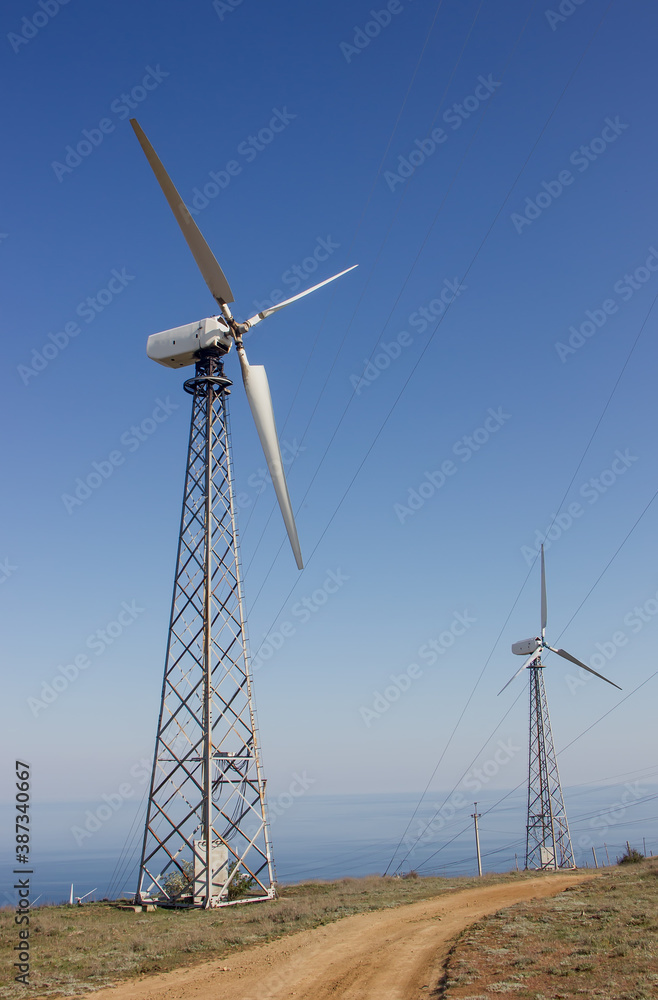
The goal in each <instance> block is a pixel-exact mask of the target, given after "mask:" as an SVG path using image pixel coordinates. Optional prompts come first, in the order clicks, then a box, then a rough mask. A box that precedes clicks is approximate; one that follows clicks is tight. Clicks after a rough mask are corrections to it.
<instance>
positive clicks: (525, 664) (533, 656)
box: [496, 649, 541, 697]
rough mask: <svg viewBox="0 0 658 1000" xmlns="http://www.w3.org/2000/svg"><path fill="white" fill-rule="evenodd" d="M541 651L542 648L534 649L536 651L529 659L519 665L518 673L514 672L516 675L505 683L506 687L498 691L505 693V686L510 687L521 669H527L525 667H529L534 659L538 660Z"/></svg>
mask: <svg viewBox="0 0 658 1000" xmlns="http://www.w3.org/2000/svg"><path fill="white" fill-rule="evenodd" d="M540 653H541V650H540V649H536V650H535V651H534V653H531V654H530V656H529V657H528V659H527V660H526V661H525V663H522V664H521V666H520V667H519V669H518V670H517V671H516V673H515V674H514V676H513V677H510V679H509V680H508V682H507V684H506V685H505V687H502V688H501V689H500V691H499V692H498V695H501V694H502V693H503V691H504V690H505V688H508V687H509V686H510V684H511V683H512V681H515V680H516V678H517V677H518V676H519V674H520V673H521V671H522V670H525V668H526V667H529V666H530V664H531V663H532V661H533V660H536V659H537V657H538V656H539V655H540ZM498 695H497V696H496V697H498Z"/></svg>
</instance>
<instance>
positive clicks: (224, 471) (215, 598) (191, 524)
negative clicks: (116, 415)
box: [136, 348, 275, 908]
mask: <svg viewBox="0 0 658 1000" xmlns="http://www.w3.org/2000/svg"><path fill="white" fill-rule="evenodd" d="M221 354H222V352H221V351H220V350H218V349H216V348H208V349H205V350H203V351H202V352H201V356H200V360H199V361H198V362H197V365H196V370H195V377H194V378H192V379H189V380H188V381H187V382H186V383H185V389H186V391H187V392H189V393H190V394H191V395H192V396H193V400H192V421H191V428H190V439H189V448H188V457H187V472H186V477H185V489H184V496H183V510H182V516H181V523H180V535H179V543H178V559H177V566H176V578H175V582H174V592H173V599H172V608H171V619H170V626H169V639H168V643H167V654H166V662H165V674H164V682H163V687H162V700H161V706H160V717H159V722H158V731H157V737H156V745H155V754H154V762H153V771H152V778H151V787H150V794H149V802H148V808H147V814H146V825H145V830H144V840H143V846H142V858H141V865H140V875H139V884H138V889H137V894H136V901H137V902H144V901H146V900H149V899H150V900H151V901H153V900H155V901H157V902H158V903H159V904H160V905H177V906H198V907H205V908H209V907H213V906H222V905H226V904H228V903H229V902H230V897H231V896H234V895H235V893H232V892H231V884H233V885H234V886H236V885H237V884H238V883H236V881H235V880H236V878H237V879H239V880H240V882H241V884H243V885H244V881H245V879H244V876H247V877H249V878H251V879H253V883H252V885H251V889H250V893H249V895H248V896H246V897H243V900H244V901H246V900H254V899H257V898H258V899H270V898H272V897H273V896H274V881H275V879H274V868H273V862H272V851H271V844H270V839H269V832H268V825H267V814H266V804H265V783H264V781H263V777H262V771H261V761H260V754H259V747H258V733H257V725H256V718H255V711H254V705H253V700H252V691H251V677H250V668H249V660H248V653H247V644H246V634H245V620H244V613H243V598H242V582H241V578H240V562H239V554H238V539H237V527H236V518H235V509H234V502H233V488H232V481H231V453H230V450H231V449H230V433H229V425H228V412H227V399H226V397H227V394H228V392H229V386H230V385H231V381H230V380H229V379H228V378H226V377H225V376H224V374H223V368H222V362H221Z"/></svg>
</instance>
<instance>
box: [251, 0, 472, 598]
mask: <svg viewBox="0 0 658 1000" xmlns="http://www.w3.org/2000/svg"><path fill="white" fill-rule="evenodd" d="M442 3H443V0H440V2H439V4H438V6H437V8H436V11H435V13H434V18H433V19H432V23H431V24H430V27H429V29H428V31H427V34H426V36H425V41H424V44H423V47H422V49H421V53H420V56H419V58H418V61H417V63H416V66H415V68H414V71H413V74H412V77H411V81H410V83H409V86H408V87H407V92H406V94H405V96H404V100H403V102H402V106H401V108H400V111H399V112H398V116H397V119H396V121H395V125H394V127H393V131H392V132H391V134H390V136H389V139H388V142H387V144H386V149H385V150H384V153H383V155H382V158H381V160H380V163H379V166H378V168H377V173H376V175H375V179H374V181H373V183H372V186H371V189H370V193H369V195H368V198H367V201H366V206H365V208H364V210H363V212H362V213H361V217H360V219H359V222H358V223H357V227H356V230H355V232H354V235H353V237H352V240H351V242H350V245H349V248H348V251H347V254H346V260H347V259H348V258H349V253H350V251H351V249H352V247H353V246H354V244H355V242H356V239H357V236H358V234H359V232H360V230H361V227H362V224H363V220H364V218H365V215H366V212H367V209H368V207H369V205H370V202H371V200H372V197H373V194H374V192H375V188H376V186H377V182H378V181H379V178H380V176H381V172H382V169H383V167H384V163H385V162H386V157H387V155H388V151H389V149H390V148H391V145H392V142H393V138H394V136H395V134H396V132H397V129H398V126H399V124H400V120H401V118H402V114H403V111H404V109H405V107H406V104H407V101H408V99H409V94H410V92H411V89H412V87H413V84H414V81H415V79H416V76H417V74H418V70H419V69H420V65H421V63H422V60H423V57H424V55H425V50H426V48H427V45H428V44H429V40H430V36H431V34H432V32H433V30H434V27H435V24H436V20H437V18H438V15H439V11H440V9H441V6H442ZM483 4H484V0H480V3H479V5H478V8H477V10H476V12H475V17H474V19H473V22H472V24H471V26H470V28H469V30H468V33H467V35H466V38H465V40H464V43H463V45H462V48H461V50H460V52H459V53H458V55H457V58H456V60H455V64H454V66H453V68H452V71H451V73H450V75H449V77H448V81H447V83H446V85H445V87H444V90H443V93H442V95H441V97H440V99H439V103H438V105H437V110H436V111H435V113H434V118H433V119H432V124H431V125H430V129H429V131H431V129H432V127H433V125H434V122H435V121H436V119H437V118H438V116H439V114H440V111H441V109H442V108H443V104H444V101H445V99H446V97H447V94H448V90H449V88H450V85H451V83H452V81H453V79H454V76H455V74H456V72H457V70H458V68H459V66H460V64H461V61H462V58H463V55H464V52H465V50H466V46H467V44H468V42H469V40H470V37H471V35H472V33H473V29H474V28H475V25H476V23H477V20H478V18H479V16H480V11H481V10H482V6H483ZM469 148H470V146H469ZM460 166H461V164H460ZM453 181H454V178H453ZM408 190H409V188H408V187H405V188H404V190H403V192H402V195H401V197H400V199H399V201H398V203H397V205H396V207H395V211H394V212H393V216H392V218H391V221H390V223H389V226H388V229H387V230H386V233H385V234H384V237H383V239H382V241H381V243H380V246H379V249H378V251H377V253H376V255H375V258H374V260H373V262H372V264H371V266H370V270H369V272H368V275H367V278H366V281H365V284H364V286H363V288H362V290H361V294H360V296H359V298H358V300H357V303H356V305H355V306H354V310H353V312H352V316H351V317H350V319H349V321H348V323H347V325H346V328H345V332H344V334H343V338H342V340H341V341H340V343H339V345H338V348H337V350H336V351H335V353H334V358H333V360H332V362H331V365H330V366H329V367H328V369H327V372H326V374H325V379H324V382H323V384H322V387H321V389H320V392H319V393H318V394H317V398H316V401H315V405H314V406H313V409H312V411H311V414H310V416H309V417H308V420H307V422H306V427H305V429H304V431H303V432H302V436H301V441H300V443H301V444H303V443H304V440H305V439H306V435H307V434H308V432H309V430H310V427H311V424H312V422H313V419H314V417H315V414H316V413H317V411H318V408H319V406H320V403H321V401H322V399H323V398H324V395H325V392H326V390H327V386H328V384H329V380H330V378H331V376H332V374H333V371H334V369H335V367H336V364H337V362H338V358H339V357H340V353H341V351H342V350H343V347H344V345H345V343H346V342H347V339H348V337H349V335H350V332H351V330H352V326H353V324H354V321H355V319H356V314H357V312H358V310H359V308H360V306H361V303H362V302H363V299H364V298H365V294H366V291H367V289H368V287H369V285H370V282H371V280H372V277H373V274H374V273H375V269H376V267H377V264H378V262H379V259H380V257H381V255H382V253H383V251H384V248H385V246H386V244H387V242H388V239H389V237H390V235H391V232H392V230H393V225H394V223H395V221H396V219H397V217H398V215H399V213H400V209H401V208H402V205H403V203H404V199H405V197H406V195H407V192H408ZM408 278H409V276H407V279H406V280H405V282H404V284H403V285H402V289H401V290H400V292H399V294H398V297H397V299H396V301H395V304H394V305H393V307H392V309H394V308H395V305H396V304H397V302H398V301H399V299H400V296H401V294H402V291H403V290H404V287H405V286H406V283H407V281H408ZM335 295H336V290H334V291H333V293H332V296H331V300H330V301H329V303H328V304H327V307H326V310H325V314H324V317H323V319H322V322H321V324H320V328H319V330H318V333H317V336H316V338H315V341H314V343H313V346H312V348H311V352H310V354H309V356H308V359H307V362H306V366H305V368H304V370H303V372H302V374H301V376H300V378H299V381H298V384H297V388H296V390H295V393H294V396H293V401H292V403H291V405H290V407H289V408H288V412H287V414H286V417H285V420H284V425H283V426H284V430H285V427H286V426H287V422H288V418H289V416H290V413H291V412H292V408H293V405H294V402H295V400H296V399H297V396H298V395H299V391H300V389H301V386H302V383H303V380H304V377H305V374H306V371H307V370H308V366H309V364H310V360H311V357H312V355H313V353H314V351H315V349H316V347H317V344H318V343H319V340H320V336H321V334H322V330H323V329H324V326H325V323H326V321H327V317H328V315H329V311H330V309H331V306H332V303H333V300H334V297H335ZM385 329H386V325H385V326H384V328H383V330H382V331H380V332H379V333H378V335H377V339H379V337H380V336H381V335H382V333H383V332H384V330H385ZM374 350H376V346H375V347H373V352H374ZM371 356H372V354H371ZM352 400H353V397H352V398H351V399H350V401H349V402H348V404H347V406H346V407H345V409H344V411H343V414H342V416H341V418H340V420H339V423H338V426H337V428H336V431H337V430H338V428H339V427H340V426H341V424H342V421H343V419H344V418H345V415H346V413H347V410H348V409H349V407H350V405H351V402H352ZM334 437H335V433H334V435H333V436H332V438H331V439H330V442H329V446H328V448H329V447H330V446H331V444H332V443H333V439H334ZM328 448H327V450H328ZM327 450H325V452H324V454H323V455H322V457H321V459H320V462H319V464H318V466H317V468H316V471H315V474H314V476H313V478H312V479H311V482H310V483H309V485H308V487H307V490H306V493H305V494H304V497H302V500H301V501H300V504H299V506H300V507H301V506H302V504H303V503H304V500H305V499H306V496H307V495H308V492H309V490H310V488H311V486H312V485H313V482H314V481H315V478H316V476H317V473H318V472H319V469H320V467H321V466H322V464H323V462H324V459H325V458H326V454H327ZM252 511H253V508H252ZM275 511H276V504H275V503H273V504H272V505H271V507H270V513H269V515H268V517H267V520H266V522H265V525H264V526H263V528H262V530H261V533H260V536H259V538H258V540H257V542H256V544H255V546H254V552H256V551H257V550H258V546H259V545H260V542H261V540H262V538H263V536H264V534H265V532H266V530H267V527H268V525H269V523H270V520H271V519H272V516H273V514H274V512H275ZM250 519H251V514H250V516H249V519H248V520H250ZM247 523H248V522H247ZM283 544H285V540H284V543H283ZM281 548H282V546H280V547H279V549H278V551H277V554H276V556H275V561H276V558H278V555H279V552H280V551H281ZM253 558H254V557H253V556H252V558H251V560H250V561H249V563H248V564H247V567H246V570H245V572H247V571H248V570H249V567H250V566H251V564H252V562H253ZM273 565H274V563H272V565H271V566H270V568H269V570H268V572H267V574H266V576H265V580H267V578H268V577H269V575H270V573H271V571H272V568H273ZM261 590H262V586H261ZM259 594H260V590H259V591H258V594H257V595H256V597H255V598H254V601H253V602H252V606H253V604H255V602H256V600H257V599H258V596H259Z"/></svg>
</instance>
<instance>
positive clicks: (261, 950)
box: [92, 872, 593, 1000]
mask: <svg viewBox="0 0 658 1000" xmlns="http://www.w3.org/2000/svg"><path fill="white" fill-rule="evenodd" d="M592 877H593V875H592V874H589V875H587V874H585V873H583V872H578V873H575V874H569V875H567V874H561V873H560V874H556V875H547V876H544V877H541V878H533V879H527V880H525V881H523V882H518V883H515V884H509V883H508V884H505V885H493V886H487V887H483V888H481V889H480V888H475V889H466V890H464V891H463V892H458V893H455V894H453V895H446V896H440V897H438V898H436V899H431V900H425V901H423V902H420V903H410V904H406V905H402V906H399V907H395V908H392V909H387V910H376V911H374V912H372V913H361V914H357V915H356V916H353V917H346V918H344V919H342V920H338V921H337V922H336V923H333V924H327V925H326V926H323V927H318V928H316V929H315V930H312V931H301V932H300V933H298V934H293V935H290V936H288V937H284V938H281V939H280V940H278V941H272V942H270V943H269V944H264V945H256V946H254V947H251V948H248V949H246V950H245V951H242V952H239V953H236V954H235V955H232V956H231V957H230V958H224V959H219V960H216V961H215V960H213V961H211V962H203V963H202V964H200V965H196V966H194V967H191V968H187V969H177V970H175V971H173V972H167V973H163V974H161V975H156V976H148V977H145V978H142V979H136V980H130V981H128V982H124V983H120V984H119V985H118V986H117V987H112V988H107V989H102V990H99V991H97V992H96V993H94V994H93V995H92V996H93V1000H289V998H293V997H294V998H295V1000H328V998H331V1000H418V998H421V997H425V998H431V997H432V995H433V992H434V990H435V989H436V986H437V984H438V982H439V980H440V979H441V976H442V975H443V963H444V962H445V959H446V956H447V954H448V950H449V948H450V946H451V944H452V942H453V940H454V938H455V936H456V935H457V934H458V933H459V932H460V931H461V930H463V929H464V928H465V927H468V925H469V924H472V923H474V922H475V921H476V920H479V919H480V918H481V917H483V916H485V915H486V914H489V913H495V912H496V910H500V909H502V908H504V907H506V906H511V905H513V904H514V903H519V902H521V901H522V900H527V899H537V898H541V897H544V896H554V895H556V894H557V893H558V892H561V891H562V890H563V889H565V888H566V887H567V886H569V885H575V884H576V883H578V882H583V881H585V880H586V879H588V878H592ZM227 968H228V971H224V970H226V969H227Z"/></svg>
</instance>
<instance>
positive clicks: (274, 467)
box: [236, 344, 304, 569]
mask: <svg viewBox="0 0 658 1000" xmlns="http://www.w3.org/2000/svg"><path fill="white" fill-rule="evenodd" d="M236 346H237V350H238V355H239V358H240V367H241V369H242V381H243V382H244V387H245V391H246V393H247V399H248V401H249V406H250V407H251V413H252V416H253V418H254V422H255V424H256V430H257V431H258V437H259V438H260V443H261V445H262V446H263V451H264V453H265V460H266V462H267V467H268V469H269V470H270V476H271V477H272V482H273V484H274V489H275V491H276V496H277V500H278V501H279V507H280V508H281V513H282V514H283V521H284V524H285V526H286V531H287V532H288V538H289V539H290V544H291V546H292V551H293V553H294V556H295V560H296V562H297V568H298V569H303V568H304V563H303V561H302V552H301V548H300V546H299V539H298V537H297V527H296V525H295V518H294V515H293V512H292V505H291V503H290V494H289V493H288V484H287V483H286V476H285V473H284V471H283V461H282V459H281V448H280V446H279V438H278V436H277V433H276V423H275V421H274V409H273V407H272V397H271V395H270V387H269V384H268V381H267V375H266V374H265V369H264V368H263V366H262V365H250V364H249V362H248V361H247V355H246V354H245V350H244V347H243V346H242V345H241V344H237V345H236Z"/></svg>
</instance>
